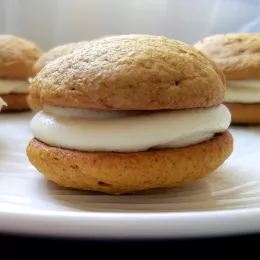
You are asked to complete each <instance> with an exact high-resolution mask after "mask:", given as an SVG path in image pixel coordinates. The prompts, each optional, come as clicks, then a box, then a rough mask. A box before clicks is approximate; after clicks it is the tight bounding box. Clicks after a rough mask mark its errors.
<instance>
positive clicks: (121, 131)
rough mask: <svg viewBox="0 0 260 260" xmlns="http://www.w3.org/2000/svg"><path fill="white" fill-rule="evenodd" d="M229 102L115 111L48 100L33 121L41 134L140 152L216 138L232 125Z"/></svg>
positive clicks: (58, 141)
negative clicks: (53, 103)
mask: <svg viewBox="0 0 260 260" xmlns="http://www.w3.org/2000/svg"><path fill="white" fill-rule="evenodd" d="M230 122H231V115H230V112H229V110H228V109H227V107H226V106H224V105H220V106H217V107H212V108H197V109H187V110H171V111H156V112H109V111H100V110H99V111H96V110H87V109H73V108H59V107H54V106H45V107H44V110H43V111H40V112H38V113H37V114H36V115H35V116H34V117H33V119H32V121H31V129H32V134H33V135H34V137H36V138H37V139H38V140H40V141H42V142H44V143H46V144H48V145H50V146H56V147H60V148H68V149H74V150H80V151H104V152H140V151H146V150H148V149H165V148H177V147H184V146H188V145H192V144H198V143H200V142H203V141H206V140H209V139H211V138H212V137H213V136H214V135H215V134H216V133H221V132H224V131H225V130H226V129H227V128H228V127H229V125H230Z"/></svg>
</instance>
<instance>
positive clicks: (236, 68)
mask: <svg viewBox="0 0 260 260" xmlns="http://www.w3.org/2000/svg"><path fill="white" fill-rule="evenodd" d="M194 47H196V48H197V49H198V50H200V51H202V52H203V53H205V54H206V55H208V57H210V58H211V59H212V60H214V61H215V62H216V64H217V65H218V66H219V67H220V68H221V69H222V70H223V72H224V74H225V76H226V78H227V79H228V80H236V79H259V78H260V33H232V34H226V35H213V36H210V37H207V38H205V39H203V40H201V41H199V42H197V43H195V44H194Z"/></svg>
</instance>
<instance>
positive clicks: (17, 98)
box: [1, 94, 30, 111]
mask: <svg viewBox="0 0 260 260" xmlns="http://www.w3.org/2000/svg"><path fill="white" fill-rule="evenodd" d="M1 97H2V99H3V100H4V101H5V102H6V104H7V105H6V106H3V108H2V111H24V110H29V109H30V108H29V106H28V103H27V94H6V95H1Z"/></svg>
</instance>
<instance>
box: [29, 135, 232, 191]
mask: <svg viewBox="0 0 260 260" xmlns="http://www.w3.org/2000/svg"><path fill="white" fill-rule="evenodd" d="M232 150H233V138H232V136H231V134H230V133H229V132H228V131H226V132H225V133H223V134H220V135H216V136H215V137H214V138H213V139H211V140H210V141H206V142H203V143H200V144H197V145H192V146H187V147H184V148H177V149H164V150H155V151H147V152H140V153H101V152H96V153H90V152H80V151H74V150H67V149H60V148H55V147H51V146H48V145H46V144H44V143H42V142H40V141H39V140H37V139H32V140H31V141H30V143H29V145H28V147H27V155H28V158H29V160H30V162H31V163H32V165H34V166H35V167H36V169H38V171H39V172H41V173H42V174H43V175H45V176H46V177H47V178H48V179H50V180H52V181H53V182H55V183H57V184H59V185H60V186H63V187H67V188H74V189H81V190H92V191H100V192H105V193H110V194H123V193H134V192H136V191H141V190H147V189H152V188H170V187H174V186H179V185H184V184H186V183H189V182H191V181H195V180H197V179H199V178H202V177H205V176H206V175H208V174H210V173H211V172H212V171H213V170H215V169H216V168H218V167H219V166H220V165H222V164H223V163H224V161H225V160H226V159H227V158H228V157H229V156H230V154H231V153H232Z"/></svg>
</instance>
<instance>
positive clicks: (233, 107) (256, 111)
mask: <svg viewBox="0 0 260 260" xmlns="http://www.w3.org/2000/svg"><path fill="white" fill-rule="evenodd" d="M225 105H226V106H227V107H228V109H229V110H230V113H231V115H232V124H259V123H260V103H256V104H239V103H225Z"/></svg>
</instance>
